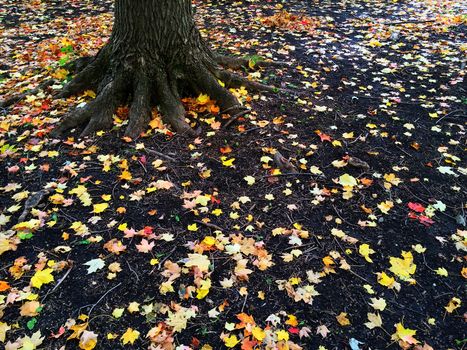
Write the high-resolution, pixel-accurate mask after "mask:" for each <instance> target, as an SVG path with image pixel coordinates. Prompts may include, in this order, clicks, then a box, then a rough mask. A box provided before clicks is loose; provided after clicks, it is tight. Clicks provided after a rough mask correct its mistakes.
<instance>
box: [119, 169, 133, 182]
mask: <svg viewBox="0 0 467 350" xmlns="http://www.w3.org/2000/svg"><path fill="white" fill-rule="evenodd" d="M118 178H119V179H120V180H126V181H130V180H131V179H132V178H133V177H132V176H131V173H130V172H129V171H128V170H124V171H122V173H121V174H120V176H119V177H118Z"/></svg>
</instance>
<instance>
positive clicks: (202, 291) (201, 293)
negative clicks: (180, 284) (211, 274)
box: [196, 278, 211, 300]
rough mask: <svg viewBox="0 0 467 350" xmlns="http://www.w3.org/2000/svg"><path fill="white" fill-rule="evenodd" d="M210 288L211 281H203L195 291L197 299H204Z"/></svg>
mask: <svg viewBox="0 0 467 350" xmlns="http://www.w3.org/2000/svg"><path fill="white" fill-rule="evenodd" d="M210 288H211V280H210V279H209V278H208V279H207V280H205V281H202V282H201V285H200V287H199V288H198V289H197V290H196V292H197V293H198V294H196V298H197V299H200V300H201V299H204V298H205V297H206V295H208V294H209V289H210Z"/></svg>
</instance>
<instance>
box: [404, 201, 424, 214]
mask: <svg viewBox="0 0 467 350" xmlns="http://www.w3.org/2000/svg"><path fill="white" fill-rule="evenodd" d="M408 206H409V208H410V209H411V210H413V211H416V212H417V213H423V212H424V211H425V207H424V206H423V205H421V204H420V203H412V202H409V204H408Z"/></svg>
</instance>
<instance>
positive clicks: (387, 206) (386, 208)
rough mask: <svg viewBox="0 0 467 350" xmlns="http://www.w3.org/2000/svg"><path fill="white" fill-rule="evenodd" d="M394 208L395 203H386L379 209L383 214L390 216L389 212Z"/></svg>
mask: <svg viewBox="0 0 467 350" xmlns="http://www.w3.org/2000/svg"><path fill="white" fill-rule="evenodd" d="M393 207H394V202H391V201H384V202H381V203H379V204H378V209H379V210H381V212H382V213H383V214H388V213H389V210H391V209H392V208H393Z"/></svg>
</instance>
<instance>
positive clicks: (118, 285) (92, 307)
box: [88, 282, 122, 317]
mask: <svg viewBox="0 0 467 350" xmlns="http://www.w3.org/2000/svg"><path fill="white" fill-rule="evenodd" d="M121 285H122V282H120V283H119V284H117V285H116V286H114V287H112V288H110V289H109V290H108V291H107V292H105V293H104V295H102V296H101V297H100V298H99V300H98V301H97V302H96V303H95V304H93V305H92V306H91V309H89V313H88V317H90V316H91V313H92V310H94V308H95V307H96V306H97V305H98V304H99V303H100V302H101V301H102V300H103V299H104V298H105V297H106V296H107V295H108V294H109V293H110V292H112V291H113V290H114V289H117V288H118V287H120V286H121Z"/></svg>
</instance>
